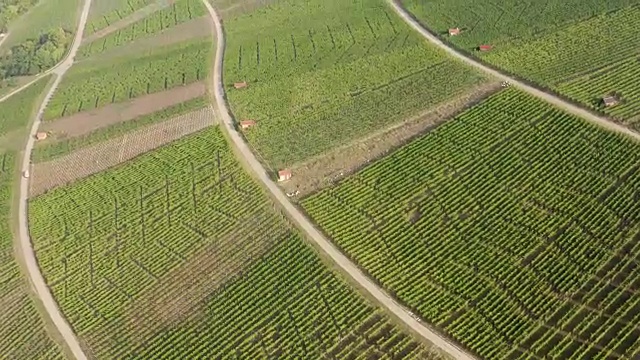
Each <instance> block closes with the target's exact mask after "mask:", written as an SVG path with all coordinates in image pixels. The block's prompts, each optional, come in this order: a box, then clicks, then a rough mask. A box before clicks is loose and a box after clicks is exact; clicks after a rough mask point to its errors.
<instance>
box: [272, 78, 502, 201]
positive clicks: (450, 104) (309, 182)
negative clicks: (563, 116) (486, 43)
mask: <svg viewBox="0 0 640 360" xmlns="http://www.w3.org/2000/svg"><path fill="white" fill-rule="evenodd" d="M500 89H501V87H500V84H499V83H496V82H492V83H487V84H482V85H479V86H477V87H475V88H474V89H472V90H471V91H469V92H467V93H466V94H464V95H462V96H459V97H457V98H455V99H452V100H450V101H447V102H445V103H442V104H440V105H437V106H435V107H433V108H430V109H428V110H427V111H426V112H424V113H422V114H420V115H418V116H416V117H413V118H410V119H408V120H406V121H404V122H402V123H400V124H397V125H394V126H393V127H390V128H387V129H384V130H382V131H380V132H377V133H375V134H372V135H369V136H367V137H366V138H363V139H359V140H356V141H354V142H351V143H349V144H346V145H344V146H342V147H339V148H336V149H333V150H331V151H329V152H327V153H325V154H322V155H320V156H317V157H315V158H312V159H310V160H309V161H306V162H304V163H300V164H296V165H294V166H292V167H291V170H292V173H293V177H292V178H291V180H288V181H286V182H283V183H280V186H281V187H282V188H283V189H284V190H285V191H286V192H287V193H288V194H297V195H295V196H297V197H303V196H306V195H309V194H312V193H314V192H316V191H318V190H320V189H323V188H325V187H328V186H331V185H333V184H335V183H336V182H337V181H339V180H340V179H342V178H344V177H346V176H348V175H350V174H352V173H354V172H356V171H358V170H359V169H361V168H362V167H363V166H366V165H367V164H369V163H370V162H372V161H375V160H377V159H379V158H382V157H384V156H385V155H387V154H388V153H390V152H391V151H392V150H394V149H397V148H398V147H400V146H402V145H404V144H406V143H408V142H409V141H411V140H412V139H414V138H415V137H417V136H420V135H422V134H424V133H425V132H428V131H430V130H431V129H433V128H435V127H436V126H437V125H439V124H441V123H443V122H444V121H446V120H448V119H451V118H452V117H454V116H455V115H457V114H459V113H460V112H462V111H463V110H465V109H467V108H469V107H471V106H473V105H475V104H477V103H478V102H480V101H481V100H482V99H485V98H486V97H488V96H489V95H491V94H494V93H496V92H497V91H499V90H500Z"/></svg>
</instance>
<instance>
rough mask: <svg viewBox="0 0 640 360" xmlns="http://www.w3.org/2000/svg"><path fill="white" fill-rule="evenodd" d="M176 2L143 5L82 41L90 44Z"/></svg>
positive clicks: (169, 0) (165, 0)
mask: <svg viewBox="0 0 640 360" xmlns="http://www.w3.org/2000/svg"><path fill="white" fill-rule="evenodd" d="M174 2H175V0H160V1H157V2H155V3H153V4H150V5H148V6H145V7H143V8H142V9H139V10H137V11H135V12H134V13H133V14H131V15H129V16H127V17H125V18H124V19H122V20H120V21H117V22H115V23H113V24H111V25H110V26H107V27H106V28H104V29H101V30H98V31H96V32H95V33H93V34H91V35H88V36H87V37H85V38H84V39H82V43H83V44H88V43H90V42H92V41H94V40H96V39H100V38H102V37H105V36H107V35H109V34H111V33H112V32H116V31H118V30H120V29H122V28H123V27H125V26H128V25H130V24H133V23H135V22H138V21H140V20H142V19H144V18H146V17H147V16H149V15H151V14H153V13H154V12H156V11H160V10H162V9H164V8H166V7H168V6H169V5H171V4H173V3H174Z"/></svg>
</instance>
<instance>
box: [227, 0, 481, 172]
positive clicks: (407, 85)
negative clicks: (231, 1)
mask: <svg viewBox="0 0 640 360" xmlns="http://www.w3.org/2000/svg"><path fill="white" fill-rule="evenodd" d="M224 28H225V33H226V39H227V44H226V50H225V63H224V64H225V68H224V79H225V83H226V84H225V85H226V87H227V88H228V91H227V94H228V98H229V103H230V104H231V109H232V111H233V113H234V114H235V117H236V119H237V120H244V119H254V120H256V121H257V126H256V127H254V128H252V129H251V131H249V132H247V134H246V137H247V139H248V140H249V142H250V143H251V144H252V145H253V146H254V148H255V149H256V151H257V152H258V153H260V155H261V156H262V157H263V158H264V159H265V160H266V161H267V162H268V163H269V164H270V165H272V166H274V167H280V166H284V165H290V164H292V163H294V162H298V161H301V160H305V159H308V158H309V157H311V156H314V155H318V154H320V153H322V152H325V151H327V150H329V149H331V148H332V147H334V146H337V145H338V144H343V143H345V142H348V141H350V140H352V139H354V138H357V137H362V136H365V135H366V134H368V133H369V132H371V131H373V130H378V129H380V128H383V127H384V126H386V125H390V124H394V123H397V122H399V121H401V120H404V119H406V118H407V117H409V116H413V115H416V114H418V113H419V112H420V111H423V110H424V109H425V108H427V107H429V106H430V105H435V104H437V103H440V102H442V101H444V100H446V99H448V98H450V97H453V96H456V95H460V94H461V93H464V92H467V91H469V89H470V88H473V87H474V86H475V85H477V84H479V83H480V82H482V81H484V80H485V79H484V77H483V76H482V75H480V74H477V73H475V72H474V71H473V70H472V69H470V68H468V67H466V66H464V65H462V64H461V63H458V62H456V61H454V60H451V59H449V58H447V57H446V55H445V54H444V53H443V52H442V51H440V50H438V49H436V48H435V47H432V46H430V45H428V44H426V43H425V42H424V40H423V39H422V38H421V37H420V36H419V35H418V34H417V33H415V32H414V31H412V30H411V29H410V28H409V27H408V26H407V25H405V24H404V23H403V22H402V21H401V20H400V19H399V18H398V17H397V16H396V15H395V14H394V13H393V11H392V10H391V9H390V8H388V7H387V5H386V4H385V3H384V1H383V0H355V1H341V0H322V1H321V0H312V1H307V2H304V3H301V2H298V1H293V0H283V1H278V2H274V3H273V4H270V5H268V6H265V7H260V8H258V9H257V10H254V11H252V12H248V13H241V14H239V15H237V16H236V17H230V18H225V20H224ZM243 81H246V82H248V87H247V88H246V89H242V90H236V89H234V88H233V84H234V83H236V82H243Z"/></svg>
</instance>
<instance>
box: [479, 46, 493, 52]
mask: <svg viewBox="0 0 640 360" xmlns="http://www.w3.org/2000/svg"><path fill="white" fill-rule="evenodd" d="M478 49H480V51H489V50H491V49H493V46H491V45H480V46H479V47H478Z"/></svg>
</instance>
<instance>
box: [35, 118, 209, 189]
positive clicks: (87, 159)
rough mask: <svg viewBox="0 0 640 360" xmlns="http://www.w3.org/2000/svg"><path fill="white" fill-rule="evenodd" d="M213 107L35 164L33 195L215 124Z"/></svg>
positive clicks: (104, 168)
mask: <svg viewBox="0 0 640 360" xmlns="http://www.w3.org/2000/svg"><path fill="white" fill-rule="evenodd" d="M215 122H216V119H215V113H214V110H213V107H207V108H203V109H200V110H197V111H194V112H191V113H189V114H185V115H182V116H178V117H175V118H173V119H171V120H167V121H165V122H162V123H159V124H154V125H151V126H148V127H146V128H143V129H140V130H138V131H134V132H132V133H129V134H126V135H124V136H121V137H118V138H114V139H111V140H108V141H105V142H102V143H100V144H97V145H94V146H90V147H87V148H84V149H81V150H78V151H75V152H73V153H71V154H69V155H67V156H64V157H61V158H58V159H55V160H52V161H48V162H44V163H39V164H35V165H33V167H32V172H31V173H32V174H31V181H30V196H31V197H33V196H37V195H40V194H43V193H45V192H47V191H49V190H51V189H53V188H56V187H58V186H62V185H65V184H69V183H71V182H74V181H76V180H78V179H82V178H84V177H87V176H89V175H91V174H95V173H97V172H100V171H103V170H106V169H108V168H111V167H113V166H116V165H118V164H120V163H123V162H125V161H128V160H131V159H133V158H135V157H136V156H138V155H141V154H143V153H145V152H147V151H151V150H153V149H155V148H158V147H160V146H162V145H165V144H168V143H170V142H172V141H175V140H178V139H180V138H181V137H183V136H185V135H189V134H191V133H194V132H196V131H198V130H201V129H204V128H205V127H207V126H211V125H213V124H215Z"/></svg>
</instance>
